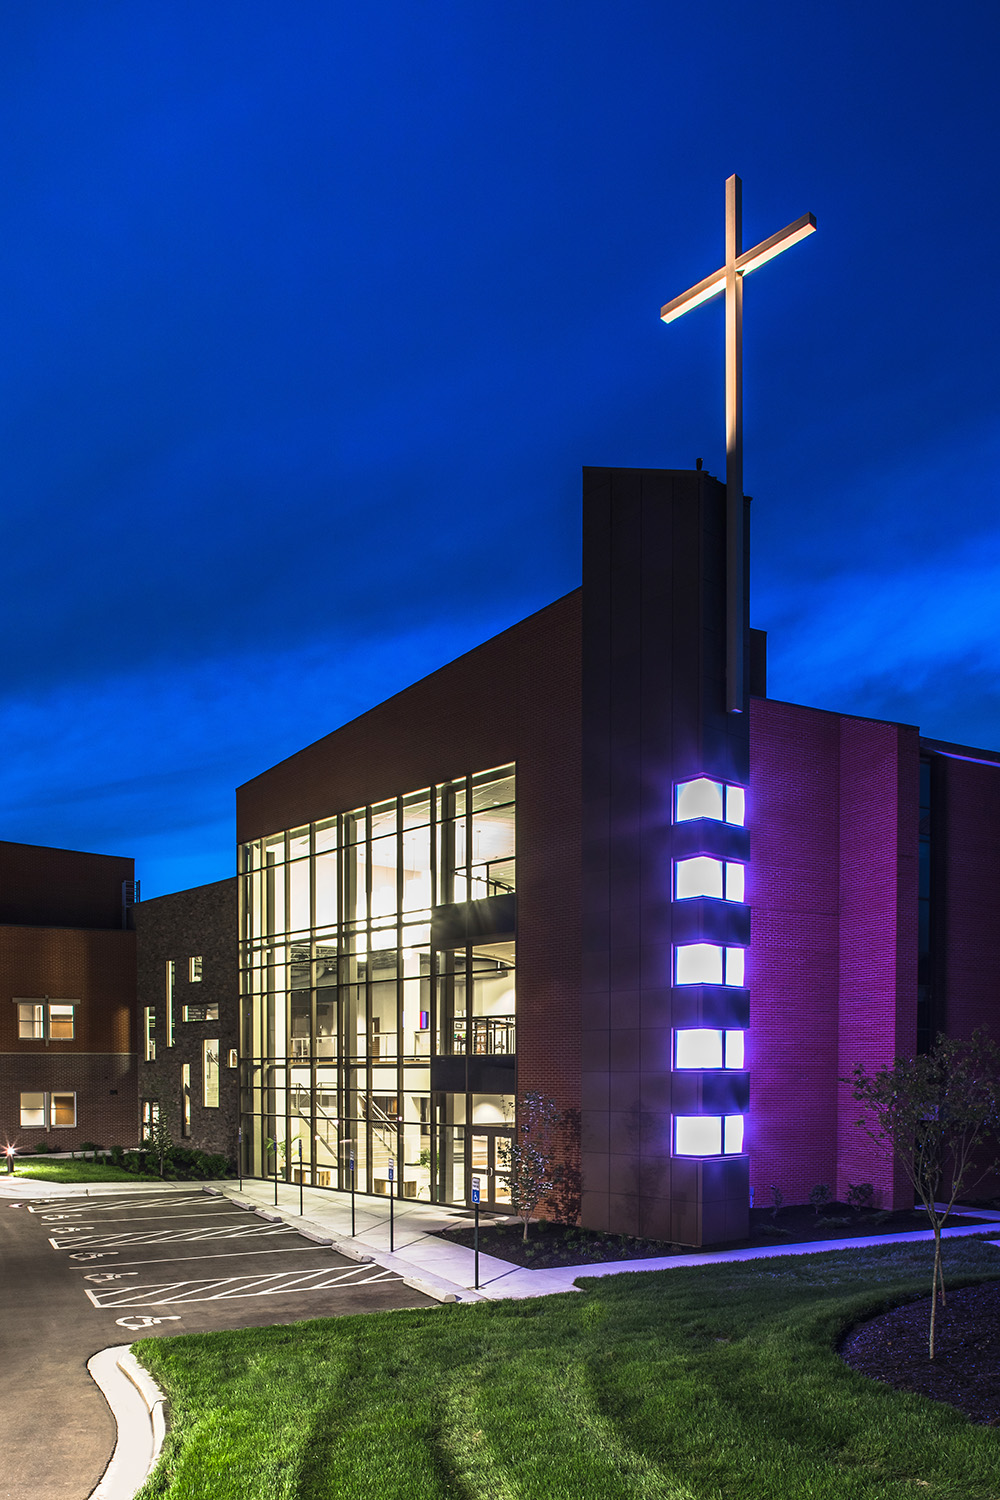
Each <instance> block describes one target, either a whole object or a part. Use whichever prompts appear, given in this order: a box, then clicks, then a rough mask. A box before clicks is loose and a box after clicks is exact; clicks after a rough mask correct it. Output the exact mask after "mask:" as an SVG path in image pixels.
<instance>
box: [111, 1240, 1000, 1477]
mask: <svg viewBox="0 0 1000 1500" xmlns="http://www.w3.org/2000/svg"><path fill="white" fill-rule="evenodd" d="M945 1253H946V1264H947V1269H948V1274H949V1275H950V1276H951V1277H952V1278H953V1280H954V1283H955V1284H956V1285H957V1284H958V1283H959V1282H962V1281H964V1282H969V1281H978V1280H985V1279H993V1278H995V1277H997V1276H998V1275H1000V1252H998V1250H997V1249H995V1248H993V1247H991V1246H986V1245H983V1244H982V1242H979V1241H974V1240H968V1239H967V1240H960V1241H952V1242H951V1243H950V1244H948V1245H946V1252H945ZM930 1266H931V1258H930V1249H929V1247H928V1246H926V1245H924V1244H921V1245H887V1246H878V1247H873V1248H869V1249H866V1250H853V1251H844V1252H842V1251H828V1252H826V1253H823V1254H817V1255H809V1256H795V1257H791V1256H789V1257H782V1258H780V1259H773V1260H767V1261H758V1262H742V1263H739V1262H737V1263H729V1264H725V1265H715V1266H706V1267H697V1266H691V1267H686V1268H678V1269H674V1270H670V1271H653V1272H645V1273H638V1274H630V1275H627V1276H616V1277H614V1278H613V1279H610V1280H600V1281H598V1280H596V1279H594V1278H590V1279H589V1280H588V1281H586V1282H585V1283H584V1285H585V1288H586V1289H585V1291H584V1293H583V1294H582V1295H581V1294H580V1293H569V1294H566V1295H562V1296H555V1297H547V1298H544V1299H541V1298H540V1299H534V1300H531V1301H524V1302H509V1303H477V1304H473V1305H468V1306H462V1305H457V1306H454V1307H437V1308H434V1309H430V1310H426V1311H414V1312H395V1313H383V1314H378V1315H374V1316H368V1317H357V1318H343V1319H328V1320H323V1321H317V1322H309V1323H298V1324H295V1325H292V1326H289V1327H283V1328H267V1329H247V1330H241V1331H238V1332H233V1333H219V1334H208V1335H199V1336H188V1337H182V1338H172V1339H159V1340H156V1339H151V1340H144V1341H143V1342H141V1343H139V1344H137V1345H135V1351H136V1353H137V1355H138V1357H139V1359H140V1360H141V1361H142V1363H143V1364H144V1365H146V1366H147V1368H148V1369H150V1370H151V1371H152V1373H153V1375H154V1377H155V1378H156V1379H157V1380H158V1381H159V1383H160V1384H161V1385H162V1386H163V1387H164V1389H165V1390H166V1392H167V1395H168V1397H169V1399H170V1402H171V1411H170V1417H171V1432H170V1434H169V1436H168V1439H167V1444H166V1447H165V1450H164V1456H163V1460H162V1461H161V1464H160V1466H159V1468H158V1469H157V1471H156V1472H155V1473H154V1475H153V1477H152V1478H151V1479H150V1481H149V1482H148V1483H147V1485H146V1487H145V1488H144V1489H143V1490H141V1491H140V1496H141V1497H142V1500H152V1497H154V1496H156V1497H166V1496H169V1497H171V1500H201V1497H204V1500H292V1497H294V1500H313V1497H315V1500H320V1497H323V1500H327V1497H330V1500H347V1497H350V1500H439V1497H446V1496H447V1497H461V1500H480V1497H482V1500H487V1497H488V1500H653V1497H656V1500H777V1497H781V1500H800V1497H801V1500H848V1497H849V1500H869V1497H870V1500H875V1497H877V1500H897V1497H898V1500H903V1497H907V1500H913V1497H916V1496H927V1497H929V1500H934V1497H945V1496H946V1497H951V1500H997V1497H998V1496H1000V1431H996V1430H993V1429H988V1428H982V1427H974V1426H973V1425H972V1424H971V1423H969V1422H968V1421H967V1420H966V1418H964V1417H963V1416H962V1415H961V1414H960V1413H958V1412H956V1411H954V1410H952V1409H951V1408H949V1407H945V1406H941V1405H938V1404H937V1403H934V1402H931V1401H928V1400H925V1399H924V1398H923V1397H920V1396H909V1395H901V1394H898V1393H896V1392H895V1391H892V1390H890V1389H889V1388H888V1387H884V1386H881V1385H879V1384H876V1383H875V1382H870V1381H868V1380H866V1379H864V1378H863V1377H862V1376H859V1375H856V1374H854V1372H853V1371H851V1370H849V1369H847V1367H846V1366H844V1365H843V1364H842V1363H841V1362H840V1360H839V1359H838V1358H837V1356H836V1354H835V1352H834V1347H833V1346H834V1343H835V1341H836V1339H837V1337H838V1335H839V1334H840V1332H841V1330H842V1329H844V1328H845V1327H846V1326H847V1325H849V1324H850V1323H851V1322H853V1321H855V1320H857V1319H858V1318H859V1317H861V1316H864V1315H867V1314H870V1313H872V1312H874V1311H877V1310H878V1309H879V1308H880V1307H882V1306H885V1305H888V1304H891V1303H892V1302H894V1301H900V1300H902V1299H904V1298H905V1297H908V1296H914V1295H919V1294H923V1295H926V1291H927V1287H928V1286H929V1283H930Z"/></svg>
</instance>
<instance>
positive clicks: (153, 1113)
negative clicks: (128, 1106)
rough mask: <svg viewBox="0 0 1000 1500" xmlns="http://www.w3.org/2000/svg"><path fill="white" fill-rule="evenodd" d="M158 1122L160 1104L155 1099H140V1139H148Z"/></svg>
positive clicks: (151, 1136) (150, 1137) (150, 1138)
mask: <svg viewBox="0 0 1000 1500" xmlns="http://www.w3.org/2000/svg"><path fill="white" fill-rule="evenodd" d="M159 1123H160V1106H159V1102H158V1101H157V1100H156V1099H143V1101H142V1129H141V1132H140V1140H143V1141H149V1140H152V1138H153V1130H154V1128H155V1127H156V1126H157V1125H158V1124H159Z"/></svg>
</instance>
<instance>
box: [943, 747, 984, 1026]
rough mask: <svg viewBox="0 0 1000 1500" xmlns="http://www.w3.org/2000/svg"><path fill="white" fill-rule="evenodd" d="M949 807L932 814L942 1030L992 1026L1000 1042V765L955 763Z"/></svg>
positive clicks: (948, 776)
mask: <svg viewBox="0 0 1000 1500" xmlns="http://www.w3.org/2000/svg"><path fill="white" fill-rule="evenodd" d="M939 760H940V763H941V764H942V765H943V769H944V776H943V778H942V780H943V788H942V789H943V793H944V806H943V807H935V806H933V805H932V810H931V859H932V860H935V861H940V864H941V866H942V869H941V875H942V879H941V880H940V882H937V883H936V889H935V894H937V893H938V892H940V895H939V896H938V901H939V907H938V909H937V910H934V911H932V916H931V921H932V923H934V924H935V926H934V927H932V934H933V936H932V942H933V943H934V944H935V946H938V945H940V948H941V958H942V963H941V965H940V969H939V972H942V973H943V980H944V994H943V997H942V1000H943V1004H942V1005H941V1007H940V1009H939V1012H938V1022H939V1025H940V1027H941V1028H942V1029H943V1030H945V1031H947V1033H948V1035H949V1036H962V1037H967V1036H969V1035H971V1033H972V1032H973V1031H974V1030H975V1029H976V1027H977V1026H984V1027H986V1028H987V1029H988V1030H990V1031H991V1032H992V1033H993V1035H994V1037H995V1038H997V1039H998V1040H1000V766H992V765H977V764H975V763H973V762H971V761H965V760H957V759H954V758H952V757H950V756H949V757H945V756H942V757H940V758H939Z"/></svg>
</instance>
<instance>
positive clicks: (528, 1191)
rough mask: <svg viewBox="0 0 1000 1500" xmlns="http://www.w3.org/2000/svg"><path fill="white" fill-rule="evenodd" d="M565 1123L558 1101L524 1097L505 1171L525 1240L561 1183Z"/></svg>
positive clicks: (541, 1096) (530, 1094) (533, 1094)
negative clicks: (561, 1140) (560, 1145)
mask: <svg viewBox="0 0 1000 1500" xmlns="http://www.w3.org/2000/svg"><path fill="white" fill-rule="evenodd" d="M561 1124H562V1113H561V1111H560V1110H559V1108H558V1106H557V1105H556V1102H555V1100H554V1099H549V1098H547V1097H546V1095H544V1094H539V1093H536V1092H534V1091H530V1090H529V1092H527V1093H525V1094H522V1095H521V1100H520V1103H519V1105H518V1110H517V1124H516V1126H515V1129H514V1139H513V1140H512V1141H511V1142H510V1143H509V1145H508V1146H507V1152H506V1158H507V1159H506V1161H505V1162H504V1165H503V1171H504V1176H505V1177H506V1178H507V1180H508V1184H509V1192H510V1206H511V1208H512V1209H513V1210H514V1212H515V1213H516V1214H517V1215H518V1216H519V1217H520V1219H521V1221H522V1223H523V1224H524V1233H523V1235H522V1236H521V1238H522V1239H523V1240H526V1239H527V1238H528V1222H529V1220H530V1218H531V1215H532V1214H533V1213H534V1212H535V1209H536V1208H537V1207H538V1205H539V1203H541V1201H542V1199H543V1198H545V1197H547V1195H548V1194H549V1193H551V1192H552V1191H553V1189H554V1188H555V1187H557V1186H558V1184H559V1182H560V1180H561V1171H560V1168H559V1167H557V1166H556V1151H557V1149H558V1135H559V1127H560V1125H561Z"/></svg>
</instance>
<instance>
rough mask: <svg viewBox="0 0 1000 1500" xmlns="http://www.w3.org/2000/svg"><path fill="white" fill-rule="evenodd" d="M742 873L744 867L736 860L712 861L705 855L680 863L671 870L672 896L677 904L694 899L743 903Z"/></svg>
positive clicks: (683, 860)
mask: <svg viewBox="0 0 1000 1500" xmlns="http://www.w3.org/2000/svg"><path fill="white" fill-rule="evenodd" d="M744 873H745V870H744V866H743V865H742V864H740V862H739V861H738V860H732V859H714V858H712V856H711V855H708V854H698V855H696V856H695V857H694V858H693V859H679V860H678V861H677V863H676V865H675V866H674V894H675V896H676V898H677V900H678V901H689V900H690V899H691V898H692V897H695V896H713V897H714V898H715V899H716V900H717V901H742V900H743V899H744Z"/></svg>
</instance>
